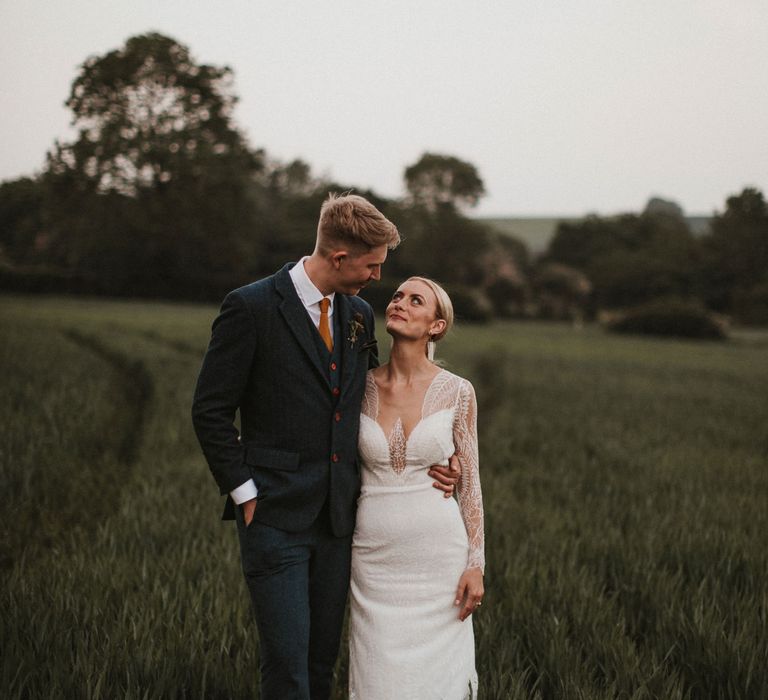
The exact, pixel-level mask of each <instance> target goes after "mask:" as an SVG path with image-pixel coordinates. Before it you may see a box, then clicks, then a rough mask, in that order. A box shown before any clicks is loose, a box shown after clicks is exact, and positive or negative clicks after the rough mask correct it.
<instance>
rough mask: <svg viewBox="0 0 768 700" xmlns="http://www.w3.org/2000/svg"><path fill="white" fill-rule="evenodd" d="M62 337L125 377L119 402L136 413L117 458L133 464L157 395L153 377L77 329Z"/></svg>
mask: <svg viewBox="0 0 768 700" xmlns="http://www.w3.org/2000/svg"><path fill="white" fill-rule="evenodd" d="M62 333H63V335H64V337H66V338H67V339H68V340H70V341H72V342H73V343H75V344H76V345H78V346H80V347H81V348H83V349H84V350H86V351H88V352H90V353H91V354H93V355H96V356H97V357H100V358H101V359H103V360H105V361H106V362H108V363H109V364H110V365H112V367H114V368H115V369H116V370H117V371H118V373H119V374H120V375H122V376H123V377H124V379H125V382H124V386H125V394H124V395H123V396H121V397H120V399H121V400H124V401H125V402H126V403H127V404H130V405H131V406H133V408H134V410H133V411H132V415H131V419H130V421H129V424H128V429H127V430H126V431H125V433H124V435H123V436H122V439H121V441H120V444H119V446H118V458H119V460H120V462H121V463H123V464H126V465H131V464H133V463H134V462H135V461H136V460H137V459H138V456H139V452H140V449H141V443H142V439H143V436H144V430H145V423H146V420H147V417H148V415H149V410H148V408H149V404H150V402H151V401H152V396H153V394H154V382H153V381H152V376H151V375H150V373H149V371H148V370H147V368H146V366H145V365H144V363H143V362H142V361H141V360H131V359H130V358H128V357H126V356H125V355H122V354H121V353H119V352H117V351H116V350H114V349H112V348H110V347H108V346H107V345H105V344H104V343H103V342H102V341H101V340H99V339H98V338H96V337H94V336H92V335H88V334H86V333H82V332H81V331H79V330H76V329H68V330H64V331H62Z"/></svg>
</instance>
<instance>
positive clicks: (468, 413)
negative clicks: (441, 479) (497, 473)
mask: <svg viewBox="0 0 768 700" xmlns="http://www.w3.org/2000/svg"><path fill="white" fill-rule="evenodd" d="M453 440H454V444H455V445H456V454H457V455H458V457H459V461H460V462H461V478H460V479H459V483H458V486H457V492H458V498H459V508H460V510H461V517H462V518H463V520H464V527H465V528H466V529H467V537H468V539H469V558H468V561H467V568H468V569H471V568H474V567H479V568H480V569H481V570H483V569H484V568H485V552H484V548H485V536H484V534H483V494H482V491H481V490H480V473H479V459H478V449H477V401H476V400H475V390H474V388H473V387H472V385H471V384H470V383H469V382H468V381H466V380H463V381H462V382H461V386H460V387H459V393H458V406H457V408H456V418H455V420H454V425H453Z"/></svg>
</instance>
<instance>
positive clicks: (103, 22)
mask: <svg viewBox="0 0 768 700" xmlns="http://www.w3.org/2000/svg"><path fill="white" fill-rule="evenodd" d="M153 30H154V31H160V32H162V33H164V34H167V35H169V36H172V37H174V38H175V39H177V40H178V41H180V42H182V43H184V44H186V45H187V46H188V47H189V48H190V49H191V52H192V55H193V57H194V58H195V60H197V61H198V62H201V63H212V64H215V65H229V66H230V67H231V68H232V69H233V70H234V73H235V90H236V93H237V94H238V95H239V97H240V104H239V105H238V108H237V111H236V121H237V124H238V126H240V127H241V129H242V130H243V131H244V132H245V133H246V134H247V136H248V138H249V140H250V143H251V145H252V146H255V147H262V148H265V149H266V151H267V152H268V153H269V154H270V155H272V156H274V157H275V158H278V159H280V160H283V161H287V160H291V159H293V158H302V159H304V160H306V161H307V162H309V163H310V165H311V166H312V169H313V172H315V173H316V174H324V175H328V176H329V177H333V178H334V179H336V180H338V181H341V182H343V183H350V184H354V185H357V186H360V187H362V188H366V187H370V188H372V189H374V190H376V191H377V192H379V193H380V194H383V195H386V196H391V197H395V196H400V195H402V193H403V187H402V173H403V169H404V168H405V166H407V165H409V164H411V163H413V162H415V161H416V160H417V159H418V158H419V156H420V155H421V153H423V152H424V151H432V152H437V153H444V154H450V155H456V156H458V157H460V158H463V159H465V160H468V161H470V162H471V163H473V164H474V165H475V166H477V168H478V170H479V172H480V175H481V176H482V178H483V179H484V181H485V184H486V189H487V191H488V195H487V197H486V198H485V199H484V200H483V202H482V203H481V205H480V206H479V207H478V209H477V213H478V214H483V215H526V214H528V215H536V214H542V215H543V214H552V215H578V214H583V213H586V212H590V211H594V212H600V213H614V212H618V211H630V210H639V209H641V208H642V207H643V205H644V204H645V202H646V200H647V199H648V198H649V197H650V196H652V195H660V196H663V197H666V198H670V199H674V200H676V201H677V202H678V203H679V204H680V205H681V206H682V207H683V208H684V209H685V211H686V212H687V213H690V214H695V213H704V214H706V213H711V212H712V210H714V209H722V208H723V203H724V201H725V197H726V196H727V195H729V194H732V193H735V192H738V191H740V190H741V189H742V188H743V187H745V186H747V185H752V186H756V187H759V188H760V189H761V190H763V192H764V193H766V194H767V195H768V1H767V0H721V1H719V2H716V1H714V0H498V1H496V2H482V1H477V0H475V1H474V2H470V1H469V0H467V1H466V2H455V1H452V0H442V1H439V0H429V1H424V2H420V1H419V0H396V1H391V2H388V1H387V0H378V1H377V2H373V1H370V2H369V1H367V0H356V1H348V0H335V1H334V2H322V1H321V0H305V1H304V2H298V1H291V0H270V1H269V2H261V1H259V0H219V1H218V2H212V1H211V0H208V1H206V2H202V1H197V0H186V1H183V0H152V1H149V0H132V1H131V2H125V1H122V2H113V1H112V0H0V61H1V62H2V71H0V96H1V97H2V109H1V110H0V179H10V178H15V177H19V176H21V175H31V174H33V173H35V172H37V171H39V170H40V168H41V167H42V165H43V162H44V157H45V153H46V151H47V149H49V148H50V147H51V145H52V144H53V142H54V139H57V138H58V139H63V140H68V139H70V138H71V136H72V134H71V131H70V129H69V122H70V117H71V115H70V112H69V111H68V110H67V109H66V108H65V107H64V106H63V102H64V100H65V99H66V98H67V96H68V93H69V87H70V85H71V83H72V81H73V80H74V78H75V76H76V75H77V72H78V66H79V65H80V64H81V63H82V62H83V61H84V60H85V59H86V58H87V57H88V56H90V55H93V54H97V55H101V54H104V53H106V52H107V51H109V50H112V49H115V48H118V47H120V46H122V45H123V44H124V42H125V40H126V39H127V38H128V37H130V36H132V35H135V34H139V33H144V32H148V31H153Z"/></svg>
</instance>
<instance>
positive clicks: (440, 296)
mask: <svg viewBox="0 0 768 700" xmlns="http://www.w3.org/2000/svg"><path fill="white" fill-rule="evenodd" d="M411 281H413V282H422V283H423V284H426V285H427V287H429V288H430V289H431V290H432V291H433V292H434V294H435V299H436V300H437V309H436V314H435V320H436V321H439V320H443V321H445V327H444V328H443V330H442V331H440V333H436V334H435V335H432V336H430V337H429V342H428V343H427V351H426V352H427V357H428V358H429V359H430V360H431V361H434V359H435V343H437V341H438V340H442V339H443V338H445V336H446V335H447V334H448V331H449V330H451V327H452V326H453V303H452V302H451V297H449V296H448V292H446V291H445V290H444V289H443V288H442V287H441V286H440V285H439V284H438V283H437V282H435V280H431V279H429V278H428V277H409V278H408V279H407V280H406V282H411Z"/></svg>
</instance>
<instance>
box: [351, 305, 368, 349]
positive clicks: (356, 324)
mask: <svg viewBox="0 0 768 700" xmlns="http://www.w3.org/2000/svg"><path fill="white" fill-rule="evenodd" d="M364 330H365V326H364V325H363V314H361V313H356V314H355V315H354V317H353V318H351V319H350V321H349V337H348V338H347V340H348V341H349V343H350V345H351V346H352V347H355V343H356V342H357V334H358V333H359V332H360V331H364Z"/></svg>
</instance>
